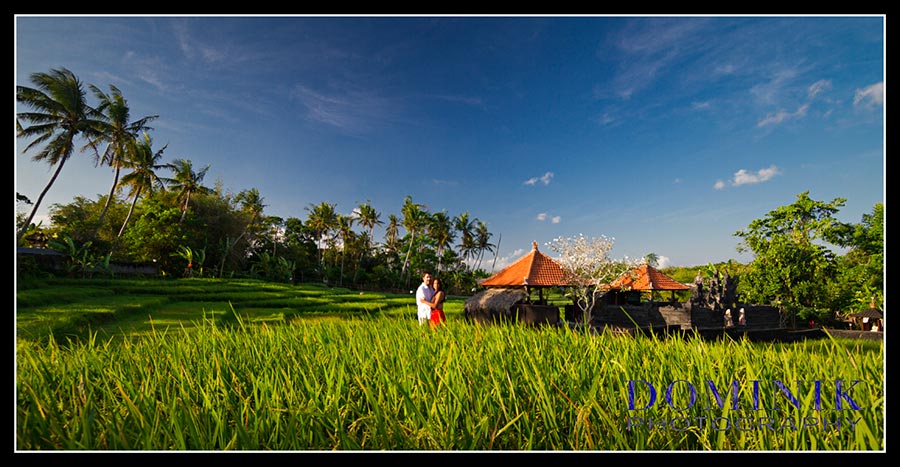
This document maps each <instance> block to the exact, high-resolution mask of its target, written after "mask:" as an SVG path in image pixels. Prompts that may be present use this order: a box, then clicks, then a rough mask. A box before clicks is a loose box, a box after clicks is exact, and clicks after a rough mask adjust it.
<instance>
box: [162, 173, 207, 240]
mask: <svg viewBox="0 0 900 467" xmlns="http://www.w3.org/2000/svg"><path fill="white" fill-rule="evenodd" d="M166 167H168V168H169V169H171V170H172V171H173V172H175V175H174V176H173V177H172V178H167V179H165V181H166V183H167V184H168V185H169V188H171V189H173V190H175V191H176V192H177V199H178V200H180V201H181V203H182V204H181V219H179V220H178V223H179V224H181V223H182V222H184V216H185V214H187V210H188V207H189V206H190V203H191V196H192V195H193V194H195V193H196V194H203V193H210V192H211V191H212V190H210V189H209V188H207V187H205V186H203V177H205V176H206V171H208V170H209V166H208V165H207V166H206V167H204V168H203V170H201V171H199V172H194V166H193V164H192V163H191V161H190V160H187V159H175V160H174V161H172V163H171V164H167V165H166Z"/></svg>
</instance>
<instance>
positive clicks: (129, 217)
mask: <svg viewBox="0 0 900 467" xmlns="http://www.w3.org/2000/svg"><path fill="white" fill-rule="evenodd" d="M140 196H141V190H140V188H138V190H137V192H136V193H135V194H134V199H132V200H131V207H130V208H128V215H127V216H125V222H122V227H120V228H119V233H118V234H116V240H118V239H119V237H121V236H122V234H123V233H124V232H125V226H126V225H128V220H129V219H131V213H133V212H134V205H135V204H137V200H138V198H139V197H140Z"/></svg>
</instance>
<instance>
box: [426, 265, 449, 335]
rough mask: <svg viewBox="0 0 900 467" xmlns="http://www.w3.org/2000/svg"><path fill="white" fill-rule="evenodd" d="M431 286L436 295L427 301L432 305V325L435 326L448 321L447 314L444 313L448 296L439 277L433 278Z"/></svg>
mask: <svg viewBox="0 0 900 467" xmlns="http://www.w3.org/2000/svg"><path fill="white" fill-rule="evenodd" d="M431 287H432V288H433V289H434V296H433V297H432V298H431V301H430V302H426V303H428V304H429V305H430V306H431V327H432V328H434V327H436V326H439V325H440V324H441V323H444V322H446V321H447V316H446V315H444V299H446V298H447V294H446V293H444V288H443V287H442V286H441V280H440V279H438V278H437V277H435V278H434V279H432V281H431Z"/></svg>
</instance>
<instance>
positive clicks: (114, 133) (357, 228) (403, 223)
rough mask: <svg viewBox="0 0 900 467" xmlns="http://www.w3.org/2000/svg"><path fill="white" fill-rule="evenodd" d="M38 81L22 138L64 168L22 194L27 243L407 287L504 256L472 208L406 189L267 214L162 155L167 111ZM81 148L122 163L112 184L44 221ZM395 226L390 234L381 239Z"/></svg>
mask: <svg viewBox="0 0 900 467" xmlns="http://www.w3.org/2000/svg"><path fill="white" fill-rule="evenodd" d="M31 81H32V83H33V85H34V87H26V86H18V87H17V95H16V97H17V101H18V102H19V103H20V104H21V105H22V106H23V107H25V108H27V109H28V110H27V111H23V112H19V113H18V114H17V119H16V130H17V136H18V137H19V138H22V139H24V140H25V141H26V142H27V145H26V146H25V149H24V150H25V151H26V152H28V151H32V152H34V155H33V156H32V158H33V160H34V161H36V162H45V163H47V164H49V165H50V166H51V168H53V169H54V171H53V175H52V176H51V178H50V180H49V182H48V183H47V185H46V186H45V187H44V189H43V190H42V191H41V193H40V195H39V196H38V198H37V200H36V201H35V202H32V201H31V200H30V199H29V198H28V197H27V196H24V195H22V194H21V193H18V192H17V193H16V200H17V204H18V206H31V210H30V213H29V214H28V215H27V216H26V215H24V214H23V213H20V212H18V210H17V214H16V240H17V243H18V244H19V245H20V246H28V245H32V244H34V243H35V242H37V241H39V240H36V239H42V240H40V241H43V242H47V243H48V244H50V245H51V246H52V245H54V244H56V245H69V248H71V249H77V250H78V251H79V252H84V254H87V255H91V256H94V257H98V258H99V257H105V258H106V259H107V262H108V261H109V260H113V261H131V262H153V263H156V264H157V266H158V267H159V270H160V271H161V273H162V274H163V275H165V276H170V277H183V276H191V277H198V276H199V277H259V278H265V279H268V280H275V281H304V282H311V281H324V282H327V283H329V284H332V285H336V286H348V287H351V286H358V287H378V288H382V289H383V288H406V287H409V286H410V284H415V283H417V278H418V275H419V272H420V271H422V270H424V269H429V270H431V271H432V272H433V273H435V274H440V275H442V276H444V278H445V284H446V285H445V286H447V287H449V288H450V290H451V291H452V292H453V291H455V292H457V293H461V292H464V291H470V290H471V289H472V288H474V287H475V285H476V280H477V279H478V278H480V277H486V276H487V273H486V272H485V271H484V270H483V269H482V268H481V265H482V262H483V260H484V258H485V254H486V253H495V248H496V246H495V245H494V244H493V243H492V242H491V238H492V237H493V233H492V232H490V231H489V230H488V228H487V224H486V223H485V222H483V221H481V220H479V219H477V218H475V217H473V216H471V215H470V214H469V213H468V212H463V213H460V214H457V215H450V214H449V213H447V212H446V211H437V212H431V211H429V209H428V207H427V206H425V205H422V204H420V203H415V202H414V201H413V199H412V197H411V196H407V197H406V199H405V200H404V203H403V205H402V206H401V207H400V214H399V215H398V214H389V215H388V216H387V219H386V222H385V219H384V217H383V213H381V212H378V211H377V210H376V209H375V208H373V207H372V205H371V203H370V202H369V201H366V202H365V203H361V204H359V205H357V206H354V207H352V209H351V210H350V212H345V213H340V212H338V210H337V205H336V204H335V203H329V202H327V201H322V202H320V203H318V204H315V203H313V204H310V205H308V206H307V207H306V208H305V211H306V213H305V217H302V218H301V217H288V218H286V219H284V218H280V217H276V216H269V215H267V214H266V213H265V208H266V205H265V203H264V201H265V199H264V197H263V196H262V195H261V194H260V192H259V190H258V189H256V188H252V189H248V190H243V191H240V192H237V193H233V192H230V191H228V190H226V189H225V188H224V187H222V186H221V184H220V183H218V182H217V183H216V184H215V186H213V187H209V186H208V185H206V184H205V183H204V178H205V176H206V173H207V171H208V170H209V166H205V167H202V168H197V167H195V166H194V164H193V163H192V161H191V160H190V159H184V158H179V159H174V160H172V161H171V162H164V160H163V156H164V152H165V150H166V147H165V146H163V147H161V148H157V147H154V144H153V140H152V138H151V136H150V132H151V131H152V128H151V127H150V126H149V125H148V124H149V123H150V122H151V121H153V120H155V119H156V118H158V116H155V115H154V116H146V117H142V118H138V119H135V120H132V119H131V116H130V110H129V107H128V102H127V100H126V99H125V98H124V96H122V93H121V92H120V91H119V90H118V89H117V88H116V87H115V86H110V87H109V89H110V91H109V93H106V92H104V91H102V90H101V89H100V88H98V87H96V86H93V85H90V86H88V89H90V90H91V91H92V93H93V95H94V97H95V98H96V103H95V104H93V105H92V104H91V103H89V102H88V98H87V93H86V91H85V87H84V84H83V83H82V82H81V81H80V80H79V79H78V78H77V77H76V76H75V75H74V74H73V73H72V72H71V71H69V70H67V69H65V68H62V69H55V70H51V71H50V72H49V73H34V74H32V75H31ZM75 154H85V155H87V156H88V157H93V158H94V161H95V163H96V164H97V165H98V166H101V167H110V168H112V169H113V175H114V177H113V180H112V184H111V187H110V188H109V192H108V194H106V195H100V196H99V197H98V199H96V200H92V199H88V198H85V197H82V196H76V197H75V198H74V199H73V200H72V202H70V203H68V204H55V205H53V206H51V208H50V225H49V226H43V225H40V224H37V225H36V224H34V223H33V219H34V215H35V213H36V212H37V210H38V208H39V206H40V205H41V203H42V201H43V198H44V196H45V195H46V193H47V192H48V191H49V190H50V189H51V187H52V185H53V183H54V182H55V181H56V180H57V178H58V177H59V175H60V173H61V172H62V169H63V167H64V166H65V163H66V162H67V161H68V160H69V158H70V157H72V156H73V155H75ZM377 226H385V233H384V237H383V238H382V239H380V240H381V241H378V240H377V239H375V238H373V237H374V232H375V228H376V227H377Z"/></svg>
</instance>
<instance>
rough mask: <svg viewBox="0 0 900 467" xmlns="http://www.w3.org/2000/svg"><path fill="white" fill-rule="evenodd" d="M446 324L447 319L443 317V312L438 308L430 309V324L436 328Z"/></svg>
mask: <svg viewBox="0 0 900 467" xmlns="http://www.w3.org/2000/svg"><path fill="white" fill-rule="evenodd" d="M445 322H447V317H446V316H445V315H444V310H441V309H439V308H432V309H431V324H433V325H435V326H437V325H438V324H441V323H445Z"/></svg>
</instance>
